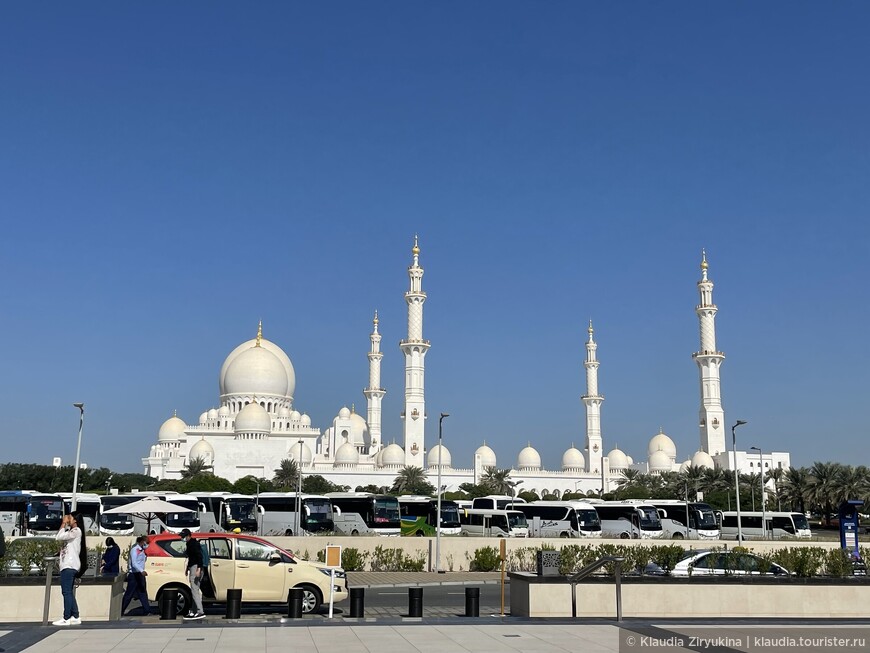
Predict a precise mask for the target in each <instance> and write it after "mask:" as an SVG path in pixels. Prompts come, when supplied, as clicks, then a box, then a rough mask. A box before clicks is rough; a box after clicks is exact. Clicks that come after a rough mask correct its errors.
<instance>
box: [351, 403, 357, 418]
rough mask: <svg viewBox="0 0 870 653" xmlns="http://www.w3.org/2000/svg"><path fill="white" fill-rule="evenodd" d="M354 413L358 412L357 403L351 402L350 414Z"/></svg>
mask: <svg viewBox="0 0 870 653" xmlns="http://www.w3.org/2000/svg"><path fill="white" fill-rule="evenodd" d="M354 413H356V404H354V403H351V405H350V414H351V415H353V414H354Z"/></svg>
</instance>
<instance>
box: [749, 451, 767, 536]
mask: <svg viewBox="0 0 870 653" xmlns="http://www.w3.org/2000/svg"><path fill="white" fill-rule="evenodd" d="M750 449H752V451H757V452H758V478H759V480H760V481H761V539H763V540H766V539H767V514H766V513H767V510H766V509H765V505H764V503H765V501H764V499H765V497H764V454H763V453H762V452H761V448H760V447H750Z"/></svg>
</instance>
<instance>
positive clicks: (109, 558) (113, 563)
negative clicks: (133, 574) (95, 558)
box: [100, 537, 121, 577]
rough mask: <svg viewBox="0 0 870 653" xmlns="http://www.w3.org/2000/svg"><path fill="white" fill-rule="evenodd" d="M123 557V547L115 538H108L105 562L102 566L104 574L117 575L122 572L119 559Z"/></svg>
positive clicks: (104, 555) (104, 556)
mask: <svg viewBox="0 0 870 653" xmlns="http://www.w3.org/2000/svg"><path fill="white" fill-rule="evenodd" d="M120 559H121V547H119V546H118V545H117V544H116V543H115V540H114V538H111V537H107V538H106V550H105V551H104V552H103V564H102V565H101V566H100V569H101V571H102V572H103V576H111V577H115V576H117V575H118V574H119V573H120V571H121V570H120V567H119V561H120Z"/></svg>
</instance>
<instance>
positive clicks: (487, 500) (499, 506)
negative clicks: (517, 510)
mask: <svg viewBox="0 0 870 653" xmlns="http://www.w3.org/2000/svg"><path fill="white" fill-rule="evenodd" d="M525 502H526V500H525V499H520V498H519V497H511V496H508V495H507V494H490V495H487V496H485V497H475V498H474V499H472V500H471V507H472V508H474V509H475V510H513V509H514V508H513V507H514V506H515V505H517V504H519V503H525Z"/></svg>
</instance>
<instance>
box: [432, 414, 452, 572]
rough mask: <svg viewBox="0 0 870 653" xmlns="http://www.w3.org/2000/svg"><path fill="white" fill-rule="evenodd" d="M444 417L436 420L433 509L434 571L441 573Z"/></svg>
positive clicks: (448, 415) (442, 415) (445, 415)
mask: <svg viewBox="0 0 870 653" xmlns="http://www.w3.org/2000/svg"><path fill="white" fill-rule="evenodd" d="M445 417H450V413H441V417H439V418H438V501H437V504H438V505H437V507H436V508H435V510H436V513H435V571H436V572H438V573H440V572H441V494H442V493H443V492H444V488H443V487H441V451H442V450H443V449H444V447H443V446H441V425H442V424H443V422H444V418H445Z"/></svg>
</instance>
